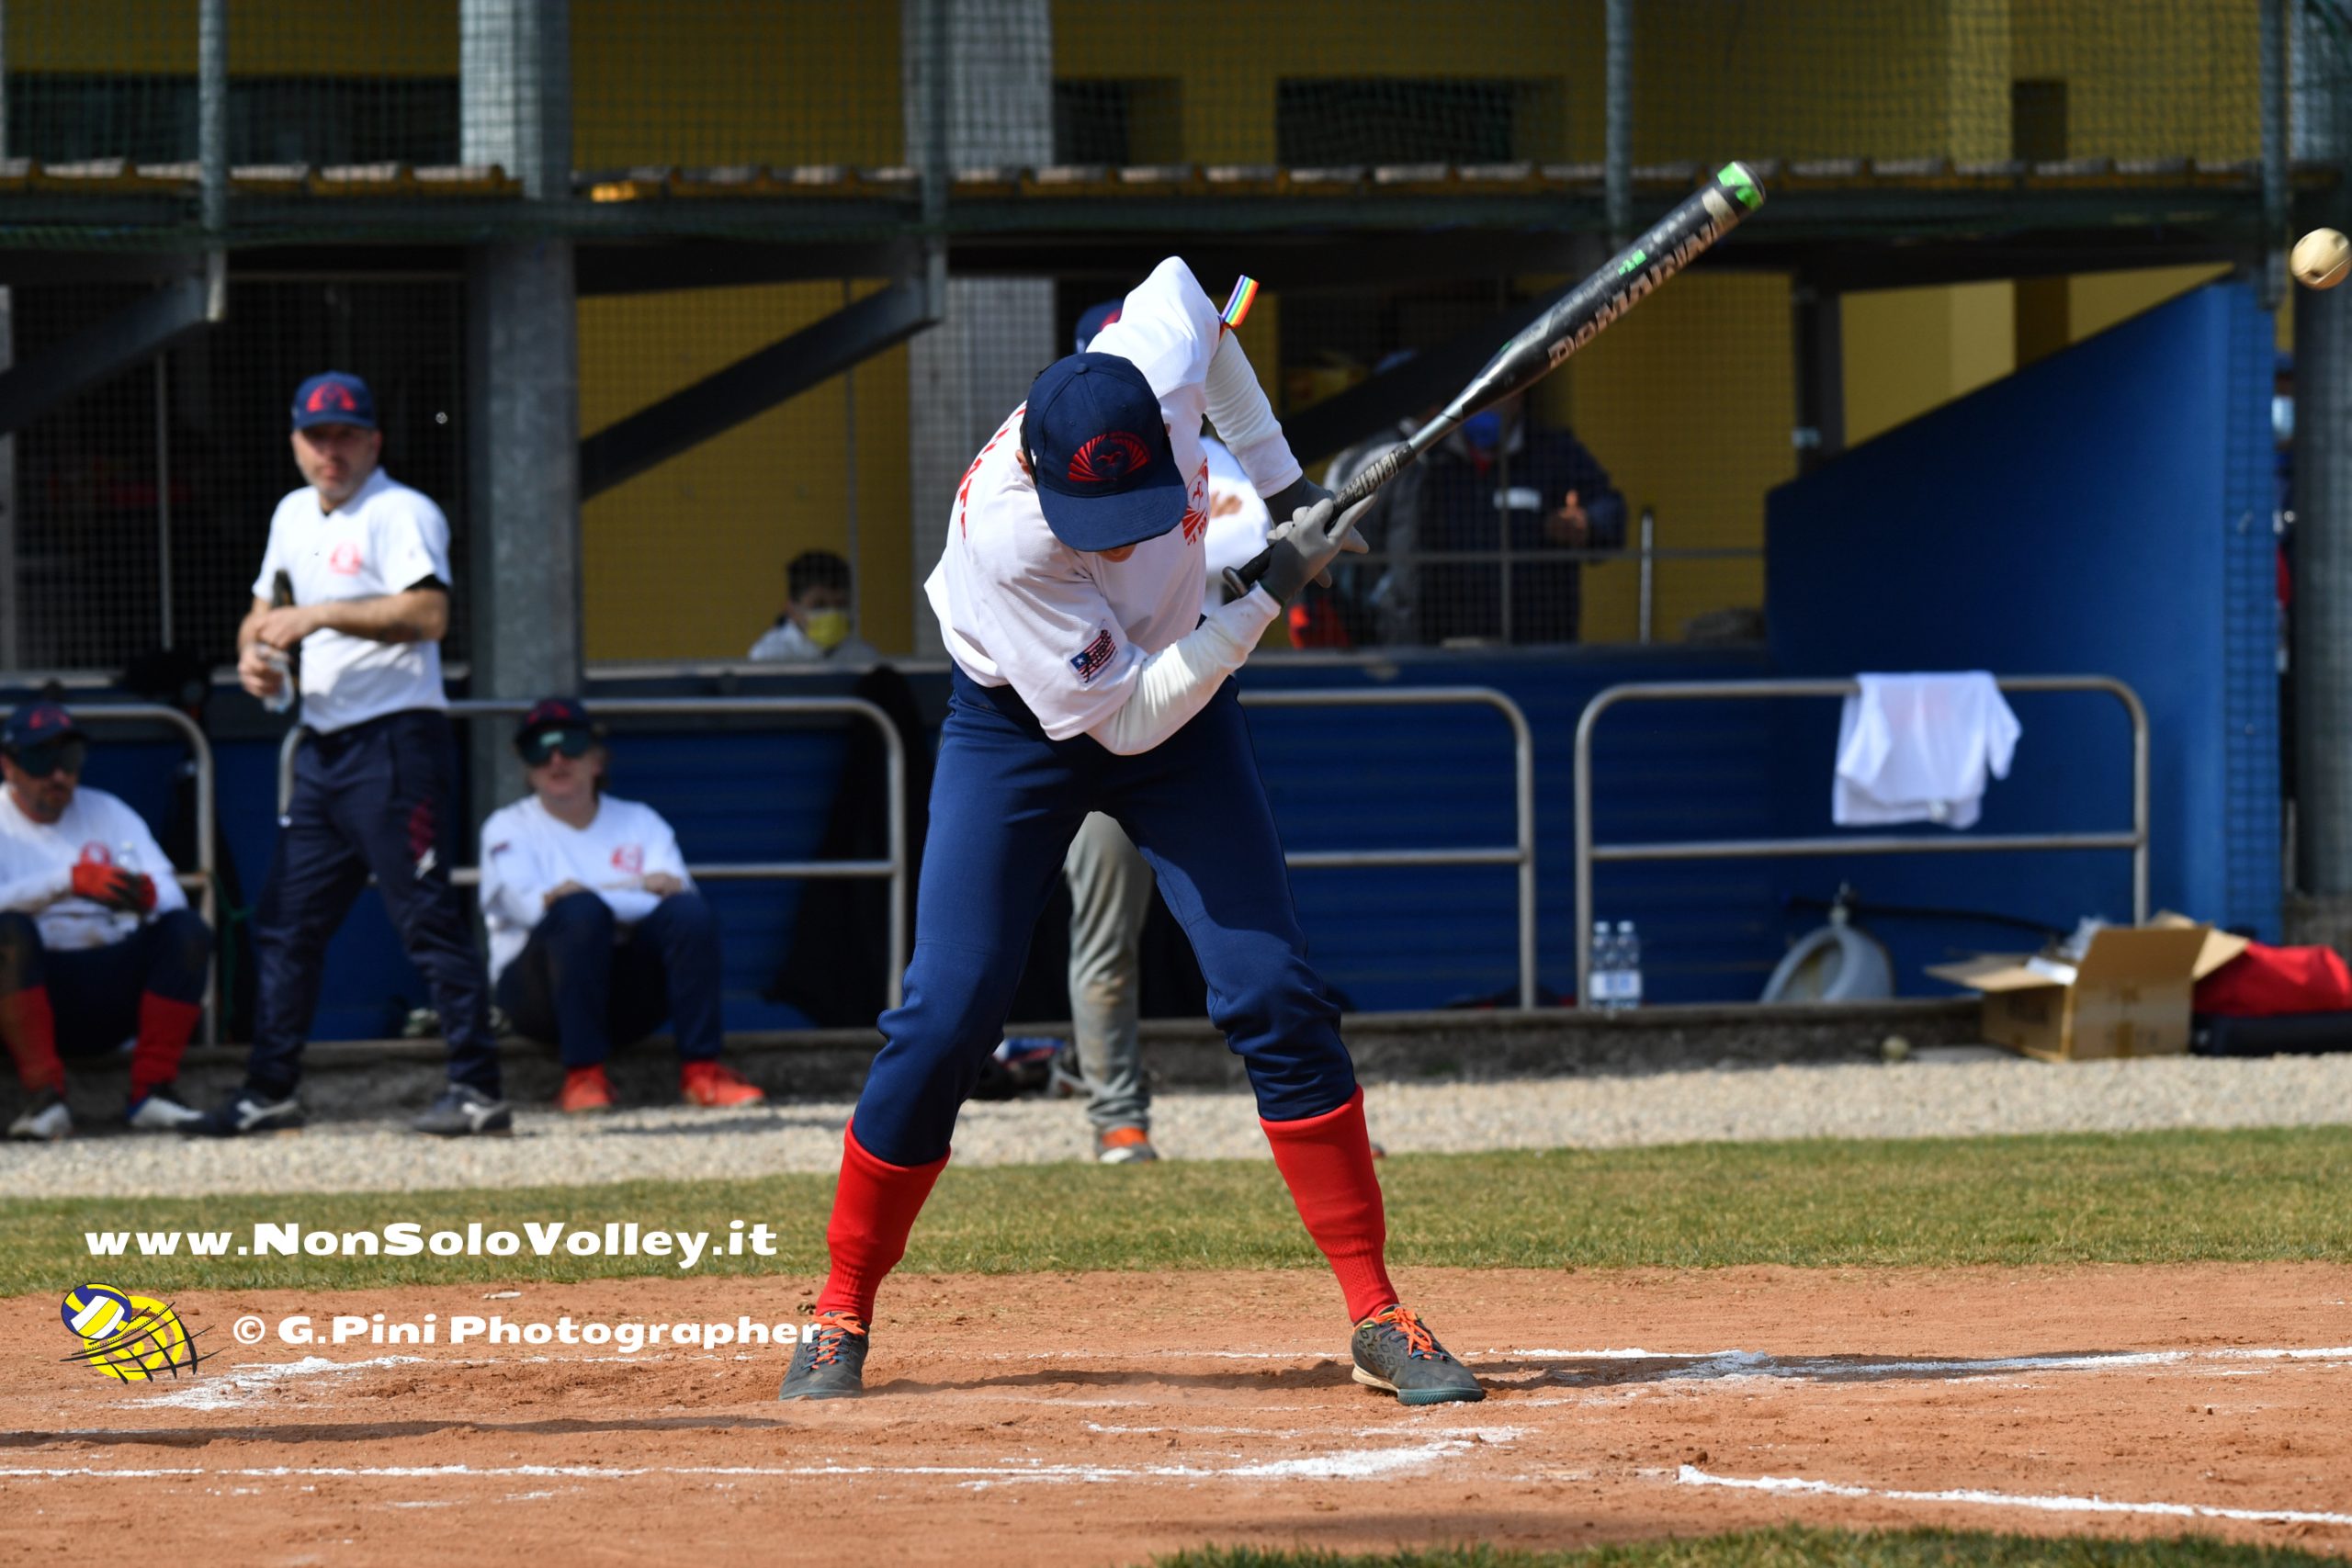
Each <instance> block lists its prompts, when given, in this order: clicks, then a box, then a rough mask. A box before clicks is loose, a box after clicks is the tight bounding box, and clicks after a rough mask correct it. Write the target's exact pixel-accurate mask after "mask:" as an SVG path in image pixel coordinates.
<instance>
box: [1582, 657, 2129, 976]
mask: <svg viewBox="0 0 2352 1568" xmlns="http://www.w3.org/2000/svg"><path fill="white" fill-rule="evenodd" d="M1994 683H1995V684H1996V685H1997V686H1999V687H2000V689H2001V690H2002V691H2004V692H2104V693H2106V694H2108V695H2109V696H2111V697H2113V698H2114V699H2115V700H2116V701H2117V702H2119V703H2121V704H2122V705H2123V710H2124V712H2125V713H2126V714H2127V715H2128V716H2130V717H2131V831H2130V832H2128V833H1987V834H1962V833H1945V834H1941V835H1938V836H1935V837H1926V836H1921V835H1916V834H1913V835H1904V834H1887V833H1869V834H1860V835H1857V836H1855V837H1852V838H1826V839H1710V840H1693V841H1690V842H1684V843H1652V844H1596V843H1594V842H1593V841H1592V731H1593V727H1594V726H1595V725H1596V724H1597V723H1599V722H1600V716H1601V715H1602V714H1604V713H1606V712H1608V711H1609V710H1610V709H1611V708H1612V707H1615V706H1617V705H1619V704H1621V703H1629V702H1681V701H1692V700H1709V699H1724V698H1736V697H1848V696H1852V695H1854V694H1856V693H1858V692H1860V690H1861V684H1860V682H1856V681H1850V680H1843V681H1841V680H1825V681H1688V682H1657V683H1645V682H1635V683H1632V684H1627V685H1623V686H1611V687H1610V688H1608V689H1607V690H1606V691H1603V692H1600V693H1599V694H1596V695H1595V696H1594V697H1593V699H1592V701H1590V702H1589V703H1587V704H1586V705H1585V708H1584V714H1583V716H1581V717H1579V718H1578V719H1577V750H1576V836H1577V843H1576V878H1577V887H1576V893H1577V932H1576V937H1577V998H1579V999H1581V998H1583V996H1584V994H1585V989H1586V987H1587V985H1588V983H1589V981H1590V979H1591V977H1592V868H1593V866H1594V864H1595V863H1600V862H1611V863H1615V862H1623V861H1663V860H1769V859H1774V858H1777V857H1780V856H1783V855H1897V854H1955V853H1958V854H1966V853H1977V854H1991V853H1997V852H2004V851H2018V850H2129V851H2131V919H2132V920H2133V921H2134V922H2135V923H2144V922H2145V921H2146V920H2147V918H2148V712H2147V709H2145V708H2144V707H2143V706H2141V705H2140V695H2139V694H2138V693H2137V692H2134V691H2133V690H2132V689H2131V687H2130V686H2127V685H2125V684H2124V683H2123V682H2120V681H2118V680H2116V679H2114V678H2113V677H2112V676H2108V675H2009V676H2003V677H2000V678H1998V679H1997V680H1996V681H1995V682H1994Z"/></svg>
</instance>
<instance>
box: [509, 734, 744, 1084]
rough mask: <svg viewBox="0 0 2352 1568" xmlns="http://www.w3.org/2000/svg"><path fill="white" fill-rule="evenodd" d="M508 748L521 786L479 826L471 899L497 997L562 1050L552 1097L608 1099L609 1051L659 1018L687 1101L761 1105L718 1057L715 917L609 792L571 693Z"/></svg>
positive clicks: (665, 833)
mask: <svg viewBox="0 0 2352 1568" xmlns="http://www.w3.org/2000/svg"><path fill="white" fill-rule="evenodd" d="M515 750H516V751H518V752H520V753H521V754H522V758H523V765H524V767H525V769H526V770H527V771H526V775H525V776H526V778H527V779H528V781H529V783H530V785H531V793H530V795H529V797H528V798H526V799H524V800H518V801H516V802H515V804H514V805H512V806H509V807H503V808H501V809H500V810H498V811H495V812H493V813H492V814H491V818H490V820H488V821H487V822H484V823H483V824H482V825H481V845H482V850H481V911H482V918H483V920H484V922H485V923H486V924H487V925H488V926H489V927H490V974H491V982H492V987H493V988H494V990H495V992H496V995H497V998H498V1005H499V1006H500V1007H502V1008H504V1009H505V1010H506V1014H507V1016H508V1017H509V1018H511V1019H513V1020H514V1021H515V1029H516V1030H517V1031H519V1032H522V1033H524V1034H526V1035H528V1036H530V1037H531V1038H532V1039H534V1040H544V1041H548V1042H550V1043H553V1044H554V1045H555V1047H556V1049H557V1050H558V1051H560V1053H561V1054H562V1056H563V1066H564V1069H565V1071H564V1076H563V1091H562V1093H561V1094H560V1096H559V1097H558V1098H557V1100H556V1108H557V1109H558V1110H560V1111H605V1110H609V1109H611V1107H612V1103H613V1089H612V1085H611V1084H610V1083H609V1082H607V1081H606V1079H605V1058H606V1057H607V1056H609V1055H611V1054H612V1048H613V1047H614V1046H615V1045H626V1044H629V1043H633V1042H635V1041H638V1040H642V1039H643V1038H644V1037H645V1036H647V1035H648V1034H650V1033H652V1032H653V1031H654V1030H655V1028H657V1027H658V1026H659V1025H660V1024H661V1022H662V1019H663V1018H665V1017H666V1018H668V1019H669V1020H670V1021H671V1023H672V1026H673V1030H674V1032H675V1033H676V1035H677V1040H678V1058H679V1060H678V1090H679V1096H680V1098H681V1099H683V1100H685V1102H686V1103H687V1104H689V1105H709V1106H733V1105H757V1104H760V1103H762V1102H763V1101H764V1100H766V1099H767V1096H766V1095H765V1094H763V1093H762V1092H761V1090H760V1089H758V1087H757V1086H755V1085H753V1084H750V1083H746V1082H745V1081H744V1080H743V1079H742V1078H741V1077H737V1076H736V1075H735V1074H734V1073H732V1072H730V1071H729V1070H728V1069H727V1068H726V1067H723V1066H720V1065H719V1062H718V1047H719V1027H718V991H719V954H718V922H717V921H716V920H715V919H713V918H712V916H711V912H710V906H709V905H708V904H707V903H706V902H704V900H703V896H702V895H701V894H700V893H698V892H696V891H695V885H694V880H693V878H691V877H689V876H688V875H687V874H686V864H685V860H684V857H683V856H681V855H680V854H679V852H678V839H677V835H676V834H674V833H673V832H672V831H671V830H670V825H669V824H668V823H667V822H664V821H663V820H662V817H661V814H660V813H658V812H656V811H655V810H654V809H653V808H652V807H650V806H642V805H639V803H638V802H636V801H633V800H620V799H616V797H614V796H612V795H606V794H605V762H606V760H607V758H606V753H605V744H604V736H603V733H602V732H601V731H600V730H599V729H597V728H596V727H595V725H594V723H593V722H591V720H590V719H589V717H588V710H587V709H586V708H585V707H583V706H582V705H580V704H578V703H576V702H573V701H572V700H571V698H569V697H549V698H548V699H547V700H546V701H544V702H541V703H538V704H537V705H534V706H533V707H532V709H531V711H530V712H529V713H527V714H526V715H525V716H523V723H522V726H521V728H518V729H517V730H516V731H515Z"/></svg>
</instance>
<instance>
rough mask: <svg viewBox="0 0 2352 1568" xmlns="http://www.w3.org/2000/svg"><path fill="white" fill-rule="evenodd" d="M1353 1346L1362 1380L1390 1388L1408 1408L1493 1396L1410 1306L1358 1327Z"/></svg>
mask: <svg viewBox="0 0 2352 1568" xmlns="http://www.w3.org/2000/svg"><path fill="white" fill-rule="evenodd" d="M1349 1348H1350V1349H1351V1351H1353V1352H1354V1356H1355V1363H1356V1373H1355V1376H1356V1382H1360V1383H1362V1384H1363V1385H1364V1386H1365V1387H1366V1388H1377V1389H1385V1390H1386V1391H1387V1392H1388V1393H1393V1394H1395V1395H1396V1396H1397V1402H1398V1403H1399V1404H1444V1403H1446V1402H1447V1401H1448V1400H1457V1399H1458V1400H1464V1401H1468V1400H1474V1399H1484V1398H1486V1397H1487V1391H1486V1390H1485V1389H1483V1388H1480V1387H1479V1386H1478V1380H1477V1379H1476V1378H1474V1377H1472V1376H1471V1375H1470V1369H1469V1368H1467V1367H1465V1366H1464V1365H1463V1364H1462V1363H1461V1362H1459V1361H1457V1360H1455V1359H1453V1355H1452V1354H1451V1353H1450V1352H1449V1351H1448V1350H1447V1349H1446V1348H1445V1347H1444V1346H1442V1345H1441V1344H1439V1343H1438V1342H1437V1336H1436V1335H1434V1334H1431V1333H1430V1331H1429V1325H1426V1324H1424V1323H1423V1322H1422V1321H1421V1320H1420V1316H1419V1314H1417V1313H1415V1312H1413V1311H1412V1310H1411V1309H1410V1308H1409V1307H1403V1306H1386V1307H1383V1308H1382V1309H1381V1310H1380V1311H1378V1312H1376V1313H1374V1314H1372V1315H1371V1316H1370V1317H1367V1318H1365V1319H1364V1320H1363V1322H1362V1323H1359V1324H1357V1325H1356V1332H1355V1337H1354V1339H1353V1340H1352V1341H1351V1344H1350V1346H1349Z"/></svg>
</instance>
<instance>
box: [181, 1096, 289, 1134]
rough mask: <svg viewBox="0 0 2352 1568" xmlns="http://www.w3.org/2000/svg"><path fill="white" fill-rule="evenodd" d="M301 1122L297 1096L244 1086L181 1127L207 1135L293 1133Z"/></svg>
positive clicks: (187, 1131)
mask: <svg viewBox="0 0 2352 1568" xmlns="http://www.w3.org/2000/svg"><path fill="white" fill-rule="evenodd" d="M301 1125H302V1108H301V1107H300V1105H298V1104H296V1103H295V1101H294V1097H293V1096H292V1095H290V1094H289V1095H288V1096H287V1097H286V1098H285V1099H284V1100H271V1099H270V1098H268V1097H267V1096H266V1095H260V1094H255V1093H254V1091H253V1090H252V1089H239V1090H238V1091H237V1092H236V1093H234V1094H232V1095H231V1096H230V1097H229V1098H228V1099H226V1100H222V1101H221V1102H220V1104H218V1105H216V1106H214V1107H213V1108H212V1109H211V1110H209V1111H206V1112H205V1113H204V1114H203V1115H202V1116H199V1117H198V1118H197V1119H196V1120H195V1121H193V1122H189V1123H188V1124H187V1126H186V1127H184V1128H182V1129H181V1131H182V1132H186V1133H193V1134H197V1135H198V1136H199V1137H205V1138H236V1137H242V1136H243V1135H244V1134H247V1133H291V1132H294V1131H296V1130H297V1129H299V1128H300V1126H301Z"/></svg>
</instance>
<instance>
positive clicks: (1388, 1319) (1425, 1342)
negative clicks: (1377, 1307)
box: [1369, 1305, 1445, 1360]
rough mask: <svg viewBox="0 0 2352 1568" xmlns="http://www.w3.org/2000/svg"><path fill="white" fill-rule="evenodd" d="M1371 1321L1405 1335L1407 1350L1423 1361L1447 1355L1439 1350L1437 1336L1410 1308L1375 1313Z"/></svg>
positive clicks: (1402, 1307)
mask: <svg viewBox="0 0 2352 1568" xmlns="http://www.w3.org/2000/svg"><path fill="white" fill-rule="evenodd" d="M1369 1321H1371V1322H1374V1323H1377V1324H1380V1325H1384V1326H1385V1327H1389V1328H1393V1329H1395V1330H1396V1331H1397V1333H1399V1334H1401V1335H1403V1336H1404V1337H1405V1348H1407V1349H1408V1350H1410V1351H1411V1352H1412V1353H1413V1354H1414V1355H1415V1356H1418V1357H1419V1358H1420V1359H1423V1360H1428V1359H1430V1358H1432V1357H1436V1356H1442V1355H1444V1354H1445V1352H1444V1351H1442V1350H1441V1349H1439V1348H1438V1346H1437V1336H1436V1335H1434V1334H1431V1333H1430V1331H1429V1327H1428V1325H1425V1324H1423V1323H1422V1322H1421V1319H1420V1315H1419V1314H1418V1313H1416V1312H1414V1311H1413V1309H1412V1308H1410V1307H1408V1306H1401V1305H1400V1306H1393V1307H1388V1308H1385V1309H1384V1310H1382V1311H1380V1312H1376V1313H1374V1314H1372V1317H1371V1318H1370V1320H1369Z"/></svg>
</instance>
